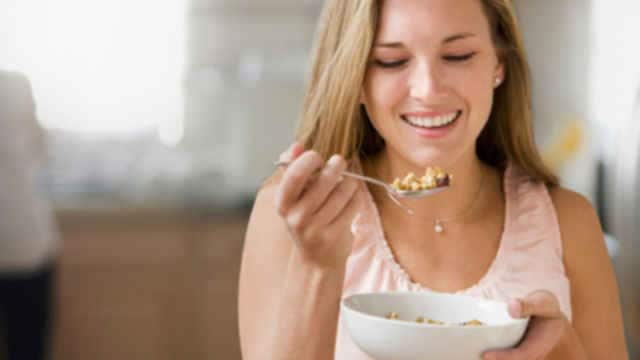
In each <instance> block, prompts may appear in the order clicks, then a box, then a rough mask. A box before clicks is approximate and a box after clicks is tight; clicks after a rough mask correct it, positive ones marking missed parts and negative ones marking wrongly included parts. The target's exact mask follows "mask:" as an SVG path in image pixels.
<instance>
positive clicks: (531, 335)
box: [482, 290, 566, 360]
mask: <svg viewBox="0 0 640 360" xmlns="http://www.w3.org/2000/svg"><path fill="white" fill-rule="evenodd" d="M509 314H510V315H511V316H512V317H514V318H526V317H531V320H530V321H529V327H528V329H527V332H526V334H525V337H524V339H523V340H522V342H521V343H520V345H518V346H517V347H516V348H513V349H509V350H502V351H490V352H487V353H485V354H484V355H483V357H482V358H483V359H484V360H489V359H491V360H529V359H532V360H533V359H540V358H542V357H544V356H546V355H547V354H549V353H550V352H551V351H552V350H553V348H554V347H555V345H556V344H557V343H558V341H559V340H560V339H561V338H562V336H563V334H564V332H565V330H566V319H565V317H564V315H563V314H562V311H561V310H560V305H559V303H558V300H557V299H556V297H555V296H554V295H553V294H552V293H551V292H549V291H546V290H539V291H535V292H532V293H531V294H529V295H527V296H526V297H525V298H523V299H516V300H512V301H510V302H509Z"/></svg>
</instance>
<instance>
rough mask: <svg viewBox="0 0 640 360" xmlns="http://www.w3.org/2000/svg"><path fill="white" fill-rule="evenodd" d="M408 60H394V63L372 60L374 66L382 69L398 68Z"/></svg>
mask: <svg viewBox="0 0 640 360" xmlns="http://www.w3.org/2000/svg"><path fill="white" fill-rule="evenodd" d="M407 61H409V60H395V61H382V60H374V61H373V62H374V64H376V65H378V66H380V67H382V68H395V67H400V66H402V65H404V64H406V63H407Z"/></svg>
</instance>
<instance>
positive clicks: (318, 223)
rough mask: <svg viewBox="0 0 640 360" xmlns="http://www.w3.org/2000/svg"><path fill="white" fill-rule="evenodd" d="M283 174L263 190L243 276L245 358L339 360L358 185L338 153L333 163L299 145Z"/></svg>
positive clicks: (250, 229) (248, 241) (241, 316)
mask: <svg viewBox="0 0 640 360" xmlns="http://www.w3.org/2000/svg"><path fill="white" fill-rule="evenodd" d="M291 149H292V150H291V152H292V154H293V155H292V158H293V159H292V161H291V163H290V164H289V165H288V166H287V168H286V170H285V171H284V173H283V174H282V176H278V178H277V180H276V181H274V182H272V184H271V185H267V186H266V187H265V188H264V189H263V190H262V191H260V192H259V194H258V197H257V199H256V202H255V205H254V209H253V212H252V214H251V219H250V221H249V227H248V229H247V234H246V240H245V247H244V253H243V259H242V269H241V273H240V294H239V304H238V308H239V321H240V341H241V349H242V353H243V358H244V359H245V360H254V359H256V360H257V359H260V360H263V359H278V360H281V359H292V360H293V359H308V360H320V359H323V360H324V359H326V360H328V359H332V358H333V356H334V349H335V338H336V329H337V324H338V311H339V306H340V298H341V294H342V284H343V281H344V272H345V266H346V260H347V258H348V256H349V254H350V253H351V247H352V243H353V235H352V234H351V223H352V221H353V218H354V217H355V214H356V213H357V212H358V210H359V209H360V207H361V204H362V197H361V196H360V195H358V193H359V191H358V183H357V182H356V180H354V179H351V178H348V179H346V178H345V179H343V178H342V177H341V176H340V174H342V171H343V170H344V169H345V168H346V166H347V163H346V161H345V160H344V159H343V158H342V157H340V156H337V155H334V156H332V157H331V159H330V160H329V161H328V162H327V163H326V164H325V162H324V160H323V159H322V158H321V157H320V155H319V154H318V153H316V152H313V151H307V152H304V153H303V154H301V152H302V151H303V149H302V147H301V146H300V145H298V144H294V146H293V147H292V148H291Z"/></svg>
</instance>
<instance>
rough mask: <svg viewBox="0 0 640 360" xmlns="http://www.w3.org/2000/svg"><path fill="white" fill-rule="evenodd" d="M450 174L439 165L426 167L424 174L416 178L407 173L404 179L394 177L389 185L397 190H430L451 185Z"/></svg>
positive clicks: (412, 174)
mask: <svg viewBox="0 0 640 360" xmlns="http://www.w3.org/2000/svg"><path fill="white" fill-rule="evenodd" d="M451 180H452V176H451V175H450V174H447V173H446V172H444V171H442V169H440V168H439V167H437V166H436V167H430V166H429V167H427V170H426V171H425V174H424V176H422V177H420V178H418V177H417V176H416V175H415V174H414V173H409V174H408V175H407V176H406V177H405V178H404V179H400V178H396V179H395V180H394V181H393V183H391V187H393V188H394V189H396V190H398V191H419V190H430V189H435V188H438V187H443V186H449V185H451Z"/></svg>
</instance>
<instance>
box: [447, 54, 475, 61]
mask: <svg viewBox="0 0 640 360" xmlns="http://www.w3.org/2000/svg"><path fill="white" fill-rule="evenodd" d="M475 55H476V53H475V52H470V53H467V54H463V55H445V56H443V57H442V58H443V59H445V60H446V61H450V62H464V61H468V60H471V58H473V57H474V56H475Z"/></svg>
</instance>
